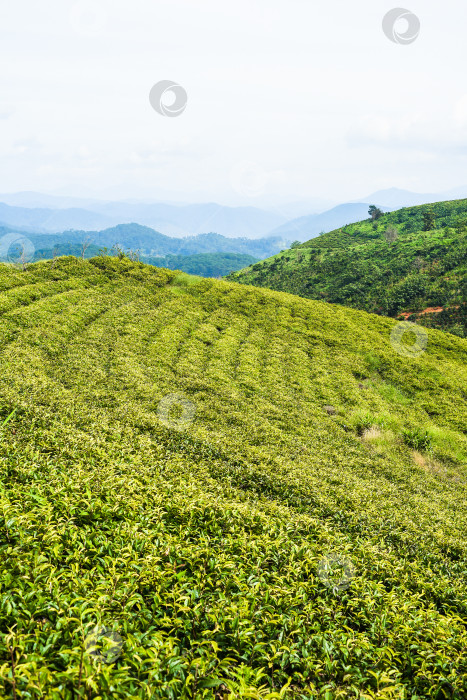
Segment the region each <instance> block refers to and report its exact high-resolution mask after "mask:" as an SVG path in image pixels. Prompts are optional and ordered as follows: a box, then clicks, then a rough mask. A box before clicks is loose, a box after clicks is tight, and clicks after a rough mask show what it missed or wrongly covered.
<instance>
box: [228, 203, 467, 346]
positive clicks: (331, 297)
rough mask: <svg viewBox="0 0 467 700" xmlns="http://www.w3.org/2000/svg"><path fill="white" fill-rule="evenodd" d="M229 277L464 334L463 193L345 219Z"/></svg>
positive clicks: (466, 209)
mask: <svg viewBox="0 0 467 700" xmlns="http://www.w3.org/2000/svg"><path fill="white" fill-rule="evenodd" d="M425 228H428V229H429V230H424V229H425ZM230 279H231V280H235V281H236V282H241V283H244V284H252V285H256V286H265V287H269V288H271V289H276V290H281V291H287V292H292V293H294V294H299V295H300V296H303V297H306V298H310V299H323V300H325V301H328V302H332V303H338V304H344V305H346V306H352V307H354V308H359V309H364V310H366V311H370V312H374V313H378V314H384V315H388V316H392V317H401V318H402V317H404V318H406V319H409V320H411V321H414V320H416V321H417V322H418V323H420V324H422V325H425V326H434V327H438V328H442V329H443V330H448V331H450V332H451V333H455V334H457V335H460V336H466V335H467V200H465V199H464V200H455V201H452V202H440V203H438V204H434V205H424V206H419V207H411V208H405V209H400V210H399V211H396V212H391V213H386V214H384V215H383V216H382V217H381V218H380V219H378V220H377V221H371V220H369V219H366V220H365V221H361V222H360V223H358V224H355V225H350V226H344V227H342V228H341V229H338V230H335V231H332V232H330V233H327V234H325V235H323V236H320V237H319V238H316V239H313V240H310V241H308V242H307V243H304V244H303V245H300V246H294V247H293V248H292V249H290V250H287V251H284V252H282V253H280V254H278V255H276V256H274V257H272V258H270V259H268V260H265V261H263V262H260V263H257V264H255V265H253V266H252V267H249V268H247V269H245V270H241V271H239V272H236V273H232V275H230Z"/></svg>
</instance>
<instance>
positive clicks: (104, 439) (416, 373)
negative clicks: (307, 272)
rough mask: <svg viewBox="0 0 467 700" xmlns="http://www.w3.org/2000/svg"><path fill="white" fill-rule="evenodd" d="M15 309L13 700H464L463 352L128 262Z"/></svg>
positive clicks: (5, 428) (40, 279)
mask: <svg viewBox="0 0 467 700" xmlns="http://www.w3.org/2000/svg"><path fill="white" fill-rule="evenodd" d="M0 314H1V325H0V349H1V358H2V373H1V374H0V423H1V429H0V485H1V491H0V505H1V508H0V513H1V542H0V556H1V567H0V625H1V627H0V630H1V636H0V695H1V696H2V697H5V698H7V697H12V698H17V699H20V698H25V699H26V698H27V699H28V700H29V699H39V698H47V699H49V698H51V699H54V700H55V699H57V700H58V699H60V700H61V699H63V698H65V699H70V700H71V699H72V698H73V699H76V698H86V699H90V698H161V699H162V698H164V699H165V698H168V699H169V700H179V699H180V698H181V699H188V698H196V699H198V698H200V699H202V698H206V699H211V700H220V699H225V700H226V699H227V698H229V699H230V700H233V699H235V698H253V699H254V698H256V699H260V698H261V699H267V698H268V699H270V700H272V699H273V698H284V699H285V700H288V699H294V700H305V699H306V700H308V699H309V698H323V699H325V700H332V699H333V698H359V699H362V700H363V699H364V698H365V699H373V698H374V699H381V700H382V699H383V698H384V699H385V700H387V699H391V698H392V699H394V700H395V699H402V698H403V699H404V700H409V699H410V700H418V699H420V698H433V699H434V698H437V699H440V698H458V699H462V698H465V697H467V627H466V625H467V595H466V591H467V563H466V551H467V499H466V494H467V488H466V475H467V461H466V453H467V437H466V434H465V426H466V401H465V399H466V392H467V386H466V365H465V360H466V355H467V343H466V341H465V340H463V339H461V338H457V337H455V336H453V335H450V334H444V333H442V332H440V331H437V330H431V329H430V330H429V331H428V345H427V348H426V351H425V352H423V353H422V354H420V355H419V356H417V357H414V358H407V357H405V356H401V355H399V354H398V353H397V352H396V351H395V349H394V348H393V347H392V345H391V342H390V334H391V331H392V329H393V328H394V325H395V322H394V321H392V320H390V319H388V318H380V317H378V316H376V315H370V314H367V313H365V312H363V311H357V310H354V309H346V308H343V307H338V306H334V305H329V304H325V303H322V302H318V301H309V300H304V299H301V298H298V297H294V296H291V295H288V294H285V293H279V292H273V291H268V290H261V289H257V288H253V287H247V286H240V285H236V284H232V283H228V282H223V281H219V282H218V281H210V280H203V279H198V278H194V277H189V276H188V275H184V274H181V273H180V274H179V273H177V272H173V271H170V270H160V269H157V268H152V267H150V266H147V265H143V264H141V263H136V262H130V261H128V260H125V259H123V260H118V259H115V258H113V259H108V258H99V259H92V260H90V261H82V260H77V259H75V258H71V257H65V258H58V259H56V260H55V261H54V262H53V263H51V262H39V263H35V264H33V265H30V266H29V267H28V268H27V269H26V270H25V271H24V272H23V271H18V270H15V269H14V268H13V267H11V266H6V265H2V266H0ZM161 402H162V403H161ZM177 405H178V406H179V410H178V411H177V410H173V411H172V410H170V406H177ZM324 407H328V408H329V407H332V409H333V410H332V411H330V410H326V409H325V408H324ZM362 417H363V418H362ZM362 420H364V421H366V422H365V425H366V426H369V427H371V425H376V426H380V428H381V426H383V427H384V430H385V431H387V433H385V439H384V440H381V441H379V442H378V441H377V440H376V441H373V440H367V439H365V436H364V435H360V434H359V433H361V429H360V428H359V426H360V425H361V424H362ZM381 429H382V428H381ZM404 430H405V431H407V430H418V431H420V433H417V434H424V431H428V434H429V435H430V439H431V449H432V454H433V460H436V464H437V465H441V467H442V469H441V467H440V468H436V469H435V468H433V469H432V468H431V467H430V464H431V462H430V463H427V464H425V466H423V465H421V464H419V463H417V461H415V460H414V455H413V450H412V448H411V447H410V446H409V445H407V444H406V443H405V441H404ZM433 464H435V462H433ZM333 572H334V573H333Z"/></svg>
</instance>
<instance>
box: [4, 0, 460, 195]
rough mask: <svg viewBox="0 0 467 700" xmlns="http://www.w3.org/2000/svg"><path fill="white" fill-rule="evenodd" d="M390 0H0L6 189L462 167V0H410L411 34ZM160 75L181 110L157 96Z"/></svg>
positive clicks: (318, 185) (241, 189)
mask: <svg viewBox="0 0 467 700" xmlns="http://www.w3.org/2000/svg"><path fill="white" fill-rule="evenodd" d="M403 2H405V0H403ZM395 6H396V7H397V6H398V5H397V3H394V4H393V2H392V0H385V1H384V2H382V1H381V0H356V1H355V2H349V1H348V0H338V1H337V0H326V2H322V1H320V2H313V0H282V1H278V0H235V2H226V1H225V0H131V1H130V0H92V1H88V0H82V1H80V2H74V0H46V2H37V0H14V1H13V0H11V1H10V0H0V66H1V67H0V158H1V168H0V191H3V192H6V191H16V190H27V189H30V190H38V191H42V192H53V193H64V194H74V195H78V196H95V197H138V198H151V199H171V200H181V201H219V202H221V203H228V204H247V205H250V204H251V205H259V204H264V203H266V202H268V201H271V202H274V201H277V202H286V201H294V200H302V199H308V198H312V197H322V198H324V199H332V200H341V201H343V200H345V199H351V198H356V197H362V196H364V195H366V194H368V193H370V192H372V191H374V190H377V189H381V188H386V187H392V186H396V187H402V188H407V189H412V190H415V191H420V192H431V191H436V192H437V191H441V190H443V189H448V188H451V187H455V186H457V185H465V184H467V170H466V165H467V77H466V75H467V73H466V68H467V42H466V40H465V32H466V27H467V23H466V20H467V5H466V3H465V0H463V1H461V0H447V1H445V2H443V3H440V2H439V1H435V0H414V1H412V0H408V4H407V5H405V4H404V5H403V7H405V8H406V9H408V10H410V11H411V12H413V13H414V14H415V15H417V16H418V18H419V20H420V26H421V30H420V34H419V36H418V38H417V39H416V40H415V41H413V42H412V43H411V44H409V45H399V44H396V43H393V42H391V41H390V40H389V39H388V38H387V37H386V36H385V35H384V33H383V30H382V25H381V23H382V18H383V16H384V15H385V14H386V13H387V12H388V11H389V10H391V9H392V8H394V7H395ZM406 27H407V25H406V24H404V21H403V20H401V21H400V22H399V23H398V25H397V28H398V29H399V30H400V31H404V30H405V28H406ZM163 80H173V81H174V82H176V83H178V84H180V85H181V86H182V87H183V88H184V89H185V90H186V93H187V95H188V101H187V106H186V109H185V111H184V112H183V113H182V114H181V115H179V116H176V117H164V116H162V115H160V114H158V113H157V112H156V111H155V110H154V109H153V108H152V107H151V105H150V103H149V92H150V90H151V88H152V86H153V85H154V84H155V83H158V82H159V81H163Z"/></svg>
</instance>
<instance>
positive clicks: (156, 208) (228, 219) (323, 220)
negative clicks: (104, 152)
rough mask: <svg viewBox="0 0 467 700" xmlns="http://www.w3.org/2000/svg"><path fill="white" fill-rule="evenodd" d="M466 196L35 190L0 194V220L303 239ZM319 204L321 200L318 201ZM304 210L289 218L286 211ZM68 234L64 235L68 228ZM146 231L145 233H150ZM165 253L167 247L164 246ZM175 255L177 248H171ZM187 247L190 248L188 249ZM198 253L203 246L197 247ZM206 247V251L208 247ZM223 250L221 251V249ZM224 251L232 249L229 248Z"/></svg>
mask: <svg viewBox="0 0 467 700" xmlns="http://www.w3.org/2000/svg"><path fill="white" fill-rule="evenodd" d="M464 196H465V197H467V186H464V187H458V188H456V189H453V190H450V191H448V192H443V193H438V194H419V193H416V192H410V191H408V190H401V189H397V188H391V189H386V190H379V191H377V192H373V193H372V194H370V195H367V196H366V197H364V198H363V199H360V200H355V201H353V202H347V203H342V204H339V203H337V202H336V206H333V207H332V208H330V209H326V211H324V210H318V202H319V200H318V199H316V198H310V199H309V200H308V204H307V201H306V200H304V201H300V202H292V203H290V204H288V205H281V206H277V207H271V210H267V209H261V208H258V207H228V206H223V205H220V204H214V203H207V204H180V203H165V202H145V201H134V200H127V201H120V202H111V201H99V200H94V199H86V198H76V197H62V196H56V195H48V194H40V193H37V192H17V193H13V194H0V224H4V225H6V226H9V227H14V228H20V229H23V230H28V231H30V232H33V233H61V232H63V231H67V232H69V230H75V231H76V230H77V231H79V232H83V231H89V232H93V235H94V234H95V233H96V232H97V231H101V232H104V231H108V230H109V229H113V228H115V227H116V226H118V225H120V224H128V225H130V224H133V223H134V224H139V225H140V226H142V227H148V228H150V229H151V230H152V231H153V232H154V231H155V232H158V235H164V236H166V237H169V238H186V237H193V236H197V235H199V234H207V233H211V232H215V233H217V234H219V235H220V236H221V237H225V238H242V239H244V238H248V239H259V238H265V237H271V236H272V237H274V238H276V237H279V238H281V239H286V240H299V241H305V240H309V239H310V238H313V237H314V236H317V235H318V234H319V233H321V232H322V231H331V230H333V229H335V228H338V227H340V226H345V225H346V224H351V223H355V222H357V221H361V220H362V219H364V218H365V217H366V216H367V212H368V207H369V205H370V204H375V205H376V206H378V207H380V208H381V209H382V210H383V211H385V212H388V211H393V210H395V209H400V208H401V207H407V206H416V205H419V204H427V203H431V202H437V201H445V200H448V199H458V198H461V197H464ZM321 201H322V203H323V204H324V203H325V200H321ZM299 212H306V215H302V216H299V217H296V218H294V217H293V216H291V214H293V213H295V214H297V213H299ZM68 235H70V234H69V233H68ZM152 235H153V233H152V234H150V236H152ZM170 252H171V253H172V252H173V251H170ZM175 252H176V254H179V251H175ZM192 252H193V251H191V252H190V254H191V253H192ZM203 252H204V251H203ZM208 252H212V251H208ZM223 252H227V250H223ZM228 252H242V253H243V252H247V253H248V254H251V255H256V253H251V252H250V251H238V250H233V248H230V249H229V251H228Z"/></svg>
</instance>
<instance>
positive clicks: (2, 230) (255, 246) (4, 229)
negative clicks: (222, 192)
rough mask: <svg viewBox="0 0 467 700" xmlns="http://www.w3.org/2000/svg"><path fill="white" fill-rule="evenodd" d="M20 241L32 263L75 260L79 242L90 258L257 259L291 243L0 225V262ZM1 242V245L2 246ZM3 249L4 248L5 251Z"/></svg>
mask: <svg viewBox="0 0 467 700" xmlns="http://www.w3.org/2000/svg"><path fill="white" fill-rule="evenodd" d="M15 233H16V234H18V243H17V244H15V238H14V237H12V235H11V234H15ZM4 237H6V238H4ZM23 237H25V238H27V240H28V249H29V248H30V249H33V250H34V251H35V252H36V257H35V259H41V258H44V257H52V253H53V251H54V249H56V251H57V252H58V254H59V255H76V256H79V255H80V254H81V248H82V243H83V241H87V242H88V243H90V244H92V246H94V248H93V249H92V250H93V251H94V253H93V254H94V255H96V254H97V253H98V250H99V249H100V248H108V249H111V248H112V247H113V246H115V245H118V246H120V247H121V248H123V249H125V250H133V251H137V250H138V251H139V252H140V254H141V255H143V256H159V257H164V256H166V255H198V254H201V253H203V254H206V253H237V254H242V255H251V256H252V257H255V258H260V259H261V258H266V257H268V256H270V255H274V253H276V252H277V251H279V250H280V249H281V248H284V247H287V246H288V245H290V243H291V241H287V240H284V239H283V238H281V237H280V236H276V237H270V238H256V239H249V238H226V237H225V236H221V235H219V234H218V233H202V234H199V235H198V236H189V237H187V238H171V237H170V236H164V235H163V234H162V233H159V231H154V229H152V228H148V227H147V226H140V225H139V224H120V225H118V226H113V227H111V228H109V229H104V230H103V231H64V232H63V233H59V234H41V233H37V232H28V231H27V230H24V229H14V228H12V227H10V226H1V225H0V261H2V262H7V261H8V260H10V261H11V260H14V259H16V258H17V257H18V254H19V249H20V247H21V240H22V238H23ZM2 241H5V243H4V244H3V243H2ZM5 245H8V248H7V249H6V248H5Z"/></svg>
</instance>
